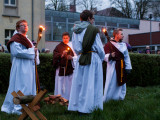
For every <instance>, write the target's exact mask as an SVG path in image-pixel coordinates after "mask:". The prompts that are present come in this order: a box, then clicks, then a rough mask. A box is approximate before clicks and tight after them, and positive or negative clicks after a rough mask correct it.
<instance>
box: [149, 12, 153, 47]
mask: <svg viewBox="0 0 160 120" xmlns="http://www.w3.org/2000/svg"><path fill="white" fill-rule="evenodd" d="M149 19H150V46H151V45H152V24H151V19H152V13H150V14H149Z"/></svg>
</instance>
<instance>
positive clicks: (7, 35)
mask: <svg viewBox="0 0 160 120" xmlns="http://www.w3.org/2000/svg"><path fill="white" fill-rule="evenodd" d="M13 33H14V30H8V29H5V45H6V44H7V42H8V41H9V40H10V39H11V37H12V36H13Z"/></svg>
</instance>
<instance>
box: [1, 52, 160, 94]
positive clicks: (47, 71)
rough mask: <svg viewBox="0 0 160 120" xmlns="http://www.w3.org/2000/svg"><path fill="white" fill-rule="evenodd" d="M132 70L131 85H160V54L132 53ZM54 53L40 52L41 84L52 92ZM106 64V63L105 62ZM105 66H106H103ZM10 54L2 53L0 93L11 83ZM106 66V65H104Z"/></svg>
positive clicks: (129, 83) (129, 81)
mask: <svg viewBox="0 0 160 120" xmlns="http://www.w3.org/2000/svg"><path fill="white" fill-rule="evenodd" d="M130 57H131V62H132V67H133V69H132V72H131V74H130V75H129V76H128V81H127V85H129V86H152V85H160V74H159V73H160V56H159V55H146V54H135V53H131V54H130ZM52 61H53V56H52V54H42V53H41V54H40V65H38V73H39V80H40V83H41V86H44V87H46V89H47V90H48V91H50V92H53V91H54V76H55V69H54V68H53V67H52V66H53V65H52ZM103 65H105V64H103ZM103 67H104V66H103ZM10 68H11V63H10V54H7V53H4V54H3V53H1V54H0V93H6V92H7V89H8V84H9V74H10ZM104 68H105V67H104Z"/></svg>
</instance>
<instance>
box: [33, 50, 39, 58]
mask: <svg viewBox="0 0 160 120" xmlns="http://www.w3.org/2000/svg"><path fill="white" fill-rule="evenodd" d="M37 51H38V48H34V52H35V58H36V57H37Z"/></svg>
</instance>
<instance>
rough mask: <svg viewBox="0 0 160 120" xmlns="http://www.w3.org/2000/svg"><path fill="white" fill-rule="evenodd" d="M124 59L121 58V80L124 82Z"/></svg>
mask: <svg viewBox="0 0 160 120" xmlns="http://www.w3.org/2000/svg"><path fill="white" fill-rule="evenodd" d="M123 67H124V66H123V59H121V82H122V78H123Z"/></svg>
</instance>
